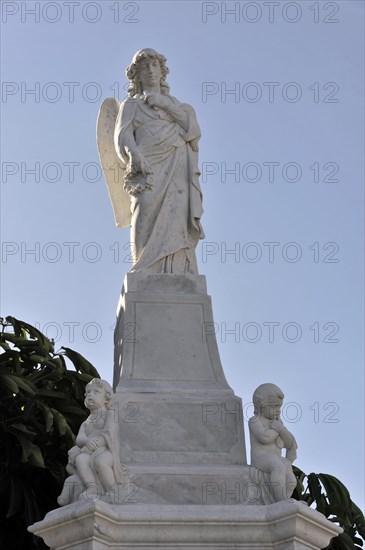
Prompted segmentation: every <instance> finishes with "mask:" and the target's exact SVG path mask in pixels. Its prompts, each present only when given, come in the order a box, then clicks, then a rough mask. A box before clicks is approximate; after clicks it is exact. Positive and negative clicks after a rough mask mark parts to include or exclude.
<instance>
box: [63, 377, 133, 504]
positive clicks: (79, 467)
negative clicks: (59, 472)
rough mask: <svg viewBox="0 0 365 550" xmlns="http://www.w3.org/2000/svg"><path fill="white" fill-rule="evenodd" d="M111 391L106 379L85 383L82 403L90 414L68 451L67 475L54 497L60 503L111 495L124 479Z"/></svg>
mask: <svg viewBox="0 0 365 550" xmlns="http://www.w3.org/2000/svg"><path fill="white" fill-rule="evenodd" d="M112 400H113V390H112V388H111V386H110V384H109V383H108V382H106V380H100V379H99V378H94V379H93V380H91V382H89V383H88V384H87V386H86V390H85V406H86V407H87V408H88V409H89V410H90V415H89V416H88V418H87V419H86V420H85V422H83V423H82V424H81V426H80V430H79V433H78V435H77V438H76V446H75V447H72V449H70V451H69V463H68V466H67V471H68V472H69V473H70V474H72V475H71V477H69V478H67V479H66V481H65V485H64V487H63V491H62V493H61V495H60V496H59V497H58V503H59V504H60V505H61V506H64V505H65V504H69V503H70V502H73V501H75V500H77V499H79V498H83V497H84V498H86V499H89V498H92V497H93V496H100V497H101V498H103V497H104V498H105V497H106V498H112V496H113V491H115V489H116V487H117V485H118V484H121V483H123V482H124V481H125V480H126V478H127V470H126V468H125V467H124V466H122V465H121V463H120V461H119V444H118V432H119V425H118V420H117V418H116V416H115V411H114V410H113V409H112Z"/></svg>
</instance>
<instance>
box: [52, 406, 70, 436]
mask: <svg viewBox="0 0 365 550" xmlns="http://www.w3.org/2000/svg"><path fill="white" fill-rule="evenodd" d="M51 411H52V414H53V418H54V420H55V422H56V424H57V427H58V430H59V432H60V435H65V433H66V431H67V429H70V427H69V425H68V423H67V420H66V418H65V417H64V416H63V414H61V413H60V412H58V411H56V409H52V408H51Z"/></svg>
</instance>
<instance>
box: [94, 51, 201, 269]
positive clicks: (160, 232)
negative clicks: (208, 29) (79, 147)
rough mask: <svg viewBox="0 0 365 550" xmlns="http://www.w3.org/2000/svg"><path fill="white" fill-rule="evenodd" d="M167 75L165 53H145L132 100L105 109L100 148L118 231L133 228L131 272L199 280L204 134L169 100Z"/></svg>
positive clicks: (133, 69) (136, 62)
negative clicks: (200, 156) (197, 250)
mask: <svg viewBox="0 0 365 550" xmlns="http://www.w3.org/2000/svg"><path fill="white" fill-rule="evenodd" d="M168 72H169V69H168V68H167V66H166V58H165V57H164V56H163V55H161V54H160V53H158V52H156V50H153V49H151V48H145V49H142V50H139V51H138V52H137V53H136V54H135V55H134V56H133V59H132V62H131V64H130V65H129V66H128V67H127V69H126V75H127V78H128V79H129V81H130V86H129V89H128V97H127V98H126V99H125V100H124V101H123V102H122V103H120V102H119V101H118V100H116V99H110V98H109V99H106V100H105V101H104V102H103V104H102V106H101V108H100V113H99V117H98V123H97V143H98V148H99V155H100V160H101V165H102V167H103V171H104V176H105V179H106V182H107V185H108V189H109V194H110V198H111V202H112V206H113V210H114V216H115V221H116V225H117V226H118V227H127V226H129V225H130V226H131V255H132V260H133V266H132V268H131V270H130V271H146V272H150V273H174V274H197V273H198V268H197V262H196V256H195V248H196V246H197V244H198V242H199V239H202V238H204V234H203V230H202V227H201V225H200V218H201V215H202V213H203V208H202V193H201V189H200V184H199V169H198V158H197V157H198V141H199V139H200V129H199V125H198V122H197V119H196V116H195V112H194V109H193V108H192V107H191V106H190V105H188V104H186V103H181V102H180V101H178V100H177V99H176V98H175V97H173V96H171V95H170V94H169V90H170V88H169V85H168V84H167V82H166V75H167V74H168Z"/></svg>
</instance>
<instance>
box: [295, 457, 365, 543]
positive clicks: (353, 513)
mask: <svg viewBox="0 0 365 550" xmlns="http://www.w3.org/2000/svg"><path fill="white" fill-rule="evenodd" d="M293 472H294V474H295V476H296V478H297V487H296V489H295V491H294V494H293V498H296V499H297V500H304V501H305V502H307V504H308V506H311V505H315V506H316V510H317V511H318V512H321V513H322V514H323V515H324V516H326V518H327V519H329V520H330V521H333V522H334V523H337V524H338V525H340V526H341V527H342V529H343V531H344V532H343V533H341V535H339V536H338V537H335V538H333V539H332V540H331V542H330V544H329V545H328V546H327V547H326V548H325V549H323V550H362V549H363V545H364V539H365V518H364V514H363V513H362V511H361V510H360V508H359V507H358V506H356V504H355V503H354V502H353V501H352V499H351V497H350V493H349V491H348V489H347V488H346V487H345V485H344V484H343V483H342V482H341V481H340V480H339V479H337V477H334V476H331V475H329V474H314V473H311V474H308V475H307V474H305V473H304V472H302V470H300V469H299V468H297V467H295V466H293Z"/></svg>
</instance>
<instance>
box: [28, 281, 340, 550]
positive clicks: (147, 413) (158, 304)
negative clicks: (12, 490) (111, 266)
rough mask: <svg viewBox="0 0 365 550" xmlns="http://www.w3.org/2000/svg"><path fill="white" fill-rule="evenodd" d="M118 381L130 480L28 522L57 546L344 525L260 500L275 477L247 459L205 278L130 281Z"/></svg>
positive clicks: (276, 539)
mask: <svg viewBox="0 0 365 550" xmlns="http://www.w3.org/2000/svg"><path fill="white" fill-rule="evenodd" d="M114 387H115V389H116V396H115V404H114V409H115V422H117V423H118V424H119V441H120V457H121V462H122V463H123V464H124V465H125V466H126V467H127V469H128V472H129V476H130V478H129V481H128V483H126V485H125V486H124V487H122V488H120V490H119V489H118V491H117V492H116V494H115V495H114V497H113V498H111V500H110V502H103V501H102V500H100V499H97V498H94V502H91V501H90V502H89V501H87V500H85V499H84V500H80V501H78V502H76V503H73V504H70V505H68V506H65V507H64V508H61V509H58V510H54V511H52V512H50V513H49V514H47V516H46V518H45V519H44V520H43V521H42V522H39V523H37V524H35V525H33V526H32V527H31V528H30V530H31V531H32V532H33V533H35V534H37V535H39V536H41V537H43V538H44V540H45V541H46V543H47V544H49V545H50V546H51V547H52V548H53V549H55V550H107V549H108V550H117V549H118V550H120V549H122V548H125V549H132V548H136V549H137V548H138V550H151V549H157V548H164V549H165V550H176V549H177V548H178V549H179V550H198V549H206V550H213V549H217V550H232V549H233V548H234V549H235V550H239V549H244V548H245V549H259V550H264V549H275V550H309V549H311V550H319V549H321V548H324V547H325V546H327V545H328V543H329V541H330V539H331V538H332V537H334V536H336V535H337V534H338V533H339V532H341V529H340V528H339V527H337V526H336V525H334V524H333V523H331V522H329V521H327V520H326V519H325V518H324V516H323V515H321V514H319V513H317V512H315V511H314V510H312V509H310V508H308V507H306V506H305V505H304V504H300V503H297V502H296V501H290V500H289V501H284V502H280V503H276V504H269V505H264V503H266V504H267V503H270V502H271V500H270V495H268V491H267V487H266V490H265V484H266V485H267V481H268V480H267V479H265V477H263V476H262V474H261V473H259V472H258V471H257V470H256V469H255V468H252V467H250V466H248V465H247V462H246V451H245V442H244V431H243V430H244V428H243V415H242V403H241V399H240V398H239V397H237V396H235V395H234V392H233V390H232V389H231V388H230V387H229V385H228V384H227V381H226V379H225V376H224V372H223V369H222V365H221V363H220V358H219V353H218V348H217V342H216V339H215V330H214V322H213V315H212V308H211V302H210V297H209V296H208V295H207V292H206V285H205V277H203V276H178V275H156V274H151V275H148V274H145V273H129V274H128V275H127V276H126V278H125V281H124V286H123V290H122V293H121V297H120V300H119V305H118V311H117V324H116V329H115V368H114ZM264 493H265V494H264Z"/></svg>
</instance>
